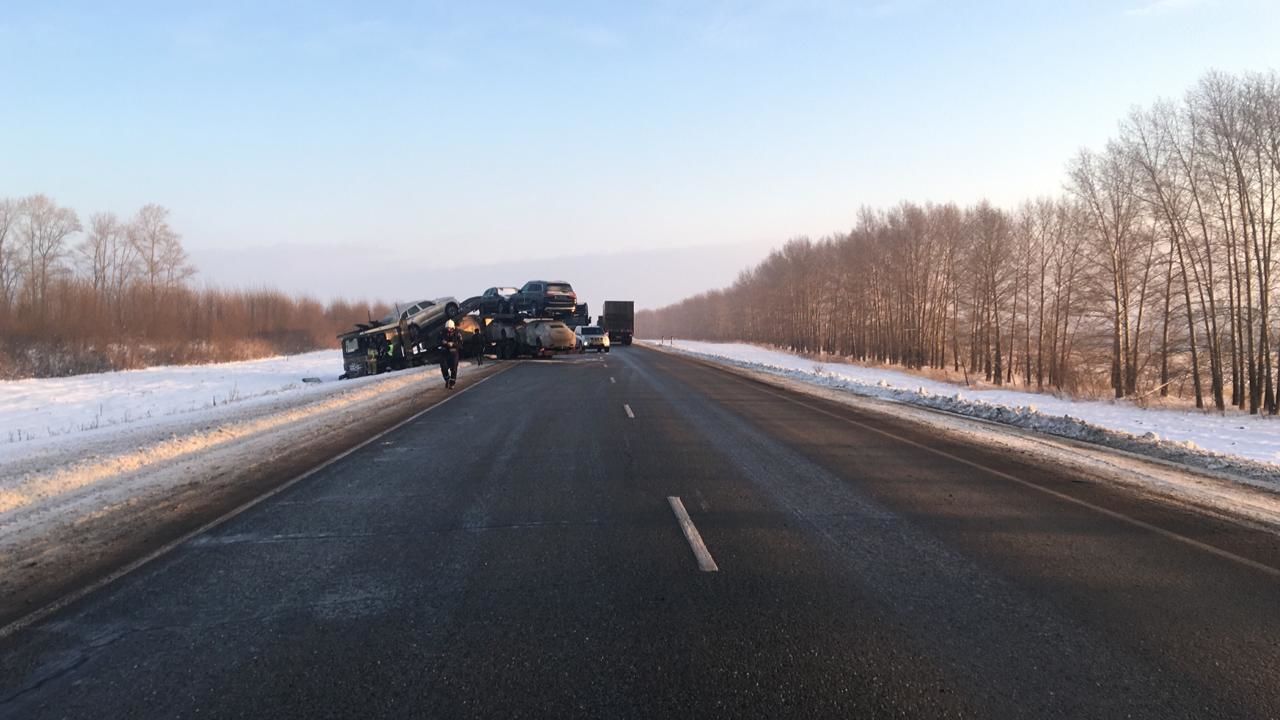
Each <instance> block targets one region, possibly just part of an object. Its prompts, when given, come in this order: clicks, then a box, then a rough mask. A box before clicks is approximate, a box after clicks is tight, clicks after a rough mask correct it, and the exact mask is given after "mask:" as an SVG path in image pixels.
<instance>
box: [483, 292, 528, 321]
mask: <svg viewBox="0 0 1280 720" xmlns="http://www.w3.org/2000/svg"><path fill="white" fill-rule="evenodd" d="M518 292H520V291H519V290H516V289H515V288H513V287H491V288H489V289H488V290H485V291H484V293H482V294H481V295H480V308H479V309H480V314H481V315H503V314H506V313H509V312H511V298H512V297H514V296H515V294H516V293H518Z"/></svg>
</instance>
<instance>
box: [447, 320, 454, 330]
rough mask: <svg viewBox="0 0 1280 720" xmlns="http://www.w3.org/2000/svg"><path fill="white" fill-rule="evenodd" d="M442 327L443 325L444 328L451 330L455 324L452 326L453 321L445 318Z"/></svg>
mask: <svg viewBox="0 0 1280 720" xmlns="http://www.w3.org/2000/svg"><path fill="white" fill-rule="evenodd" d="M444 327H445V329H446V330H452V329H453V328H454V327H455V326H454V324H453V321H452V320H445V321H444Z"/></svg>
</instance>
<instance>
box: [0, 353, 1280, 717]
mask: <svg viewBox="0 0 1280 720" xmlns="http://www.w3.org/2000/svg"><path fill="white" fill-rule="evenodd" d="M980 440H981V438H980V437H978V436H977V435H966V434H965V433H964V432H961V429H960V428H958V427H957V428H952V429H950V430H948V429H945V428H943V429H939V428H938V427H936V426H931V425H925V424H922V423H920V422H917V421H916V420H915V419H912V418H905V417H901V416H897V415H894V414H890V413H885V412H883V411H882V409H880V408H871V409H867V408H860V407H855V406H850V405H847V404H843V403H838V402H833V401H831V400H828V399H825V398H822V397H815V396H813V395H807V394H799V393H796V392H793V391H791V390H788V389H786V388H780V387H777V386H775V385H772V384H766V383H762V382H759V381H757V380H755V379H752V378H750V377H744V376H742V375H740V374H737V373H732V372H727V371H725V370H724V369H721V368H717V367H714V366H710V365H708V364H706V363H702V362H697V361H694V360H691V359H688V358H684V357H680V356H674V355H669V354H663V353H658V352H654V351H652V350H646V349H643V348H638V347H637V348H631V349H629V350H625V351H622V350H620V351H617V352H614V353H612V354H611V355H609V356H599V357H590V358H573V359H565V360H559V361H553V362H545V363H533V362H529V363H520V364H515V365H510V366H507V369H505V370H503V371H501V372H498V373H496V374H494V375H492V376H490V377H489V378H488V379H487V380H485V381H484V382H483V384H479V385H475V386H473V388H472V389H471V390H469V391H467V392H465V393H463V394H460V395H457V396H455V397H454V398H453V399H452V400H450V401H449V402H448V403H446V404H443V405H440V406H438V407H436V408H434V409H432V410H430V411H429V412H426V413H424V414H421V415H419V416H417V417H416V418H415V419H413V420H412V421H410V422H408V423H406V424H404V425H402V426H400V427H398V428H396V429H394V430H393V431H391V432H389V433H387V434H385V435H382V436H380V437H378V439H377V440H375V441H374V442H371V443H368V444H366V445H364V446H363V447H360V448H359V449H357V450H355V451H354V452H351V453H350V454H348V455H346V456H344V457H342V458H341V459H339V460H337V461H336V462H333V463H331V464H329V465H327V466H325V467H323V468H321V469H320V470H318V471H316V472H314V473H313V474H311V475H309V476H307V477H305V478H304V479H302V480H300V481H298V482H296V483H294V484H291V485H289V486H288V487H287V488H285V489H284V490H282V491H280V492H278V493H276V494H274V495H271V496H270V497H269V498H267V499H265V500H263V501H261V502H259V503H257V504H255V505H253V506H252V507H250V508H249V509H247V510H245V511H243V512H240V513H238V514H236V515H235V516H234V517H231V518H230V519H228V520H226V521H225V522H222V523H220V524H217V525H215V526H213V527H209V528H207V529H205V530H203V531H201V532H199V533H196V534H195V535H193V536H192V537H190V538H188V539H187V540H185V541H184V542H182V543H180V544H178V545H177V546H176V547H174V548H173V549H172V550H171V551H169V552H167V553H165V554H163V555H161V556H160V557H158V558H156V559H155V560H154V561H152V562H150V563H147V564H145V565H143V566H141V567H139V568H138V569H136V570H134V571H133V572H131V573H128V574H126V575H124V576H123V577H120V578H118V579H116V580H115V581H114V582H111V583H109V584H107V585H105V586H103V587H100V588H98V589H96V590H95V591H93V592H91V593H88V594H86V595H84V596H83V597H80V598H78V599H77V600H75V601H74V602H72V603H69V604H67V605H65V606H64V607H60V608H59V609H58V610H57V611H56V612H53V613H51V614H48V615H47V616H44V617H41V618H40V619H39V620H37V621H36V622H33V623H30V624H28V625H26V626H24V627H22V628H21V629H19V630H17V631H16V632H12V633H10V634H9V635H8V636H7V637H5V638H3V640H0V653H3V657H4V662H3V663H0V716H4V717H21V718H43V717H59V718H62V717H103V716H111V717H175V716H191V715H197V714H199V715H213V716H259V717H261V716H268V717H308V718H312V717H353V716H358V717H397V718H398V717H448V718H454V717H494V716H512V715H523V716H554V717H602V716H603V717H645V718H647V717H668V716H680V717H690V716H693V717H834V716H846V717H850V716H851V717H901V716H909V717H1000V718H1018V717H1027V718H1052V717H1070V718H1078V717H1137V718H1204V717H1231V718H1234V717H1276V716H1278V715H1280V683H1276V681H1275V679H1276V677H1277V669H1278V668H1280V645H1277V643H1276V642H1275V638H1277V637H1280V615H1277V613H1276V612H1275V608H1276V607H1280V543H1277V537H1276V535H1275V534H1274V533H1272V532H1271V531H1270V530H1269V529H1267V528H1266V527H1265V526H1263V525H1262V524H1259V523H1256V522H1252V521H1249V522H1243V521H1237V520H1236V519H1235V518H1234V517H1232V516H1231V514H1230V513H1226V512H1214V513H1205V512H1202V511H1200V510H1199V509H1197V508H1195V507H1193V506H1191V505H1189V504H1187V503H1185V502H1176V503H1175V502H1171V501H1168V500H1166V499H1164V498H1162V497H1159V496H1155V495H1152V494H1150V493H1147V492H1145V491H1142V490H1141V489H1140V488H1137V487H1135V486H1131V485H1126V484H1116V483H1113V482H1111V481H1110V479H1109V478H1108V477H1106V476H1105V475H1104V474H1095V473H1092V472H1090V471H1088V468H1087V465H1086V464H1083V463H1082V464H1078V465H1069V464H1064V463H1060V462H1058V461H1057V459H1058V456H1057V455H1054V454H1053V452H1051V451H1050V450H1048V449H1046V448H1045V447H1044V446H1039V445H1036V444H1028V445H1025V446H1018V447H1017V448H1016V449H1011V448H1010V447H1008V446H1003V445H990V444H987V443H984V442H980ZM1133 462H1137V461H1133ZM1161 471H1167V472H1172V471H1171V470H1170V469H1169V468H1167V467H1161Z"/></svg>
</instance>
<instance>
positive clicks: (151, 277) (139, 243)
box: [126, 204, 195, 303]
mask: <svg viewBox="0 0 1280 720" xmlns="http://www.w3.org/2000/svg"><path fill="white" fill-rule="evenodd" d="M126 232H127V235H128V238H129V244H130V245H132V247H133V251H134V252H135V253H136V254H137V258H138V268H139V275H140V280H141V281H142V283H143V284H144V286H145V288H146V291H147V294H148V297H149V298H150V300H151V302H153V303H155V302H157V301H159V299H160V297H161V295H162V294H163V292H164V291H165V290H168V289H172V288H174V287H177V286H178V285H180V284H182V283H184V282H186V281H187V280H188V279H189V278H191V276H192V275H194V274H195V268H194V267H193V266H192V265H191V264H190V262H188V260H187V252H186V250H184V249H183V248H182V238H181V236H180V235H178V233H177V232H176V231H175V230H174V229H173V228H172V227H171V226H170V225H169V211H168V210H167V209H166V208H163V207H161V206H159V205H154V204H153V205H146V206H144V207H143V208H142V209H141V210H139V211H138V214H137V215H136V216H135V217H134V219H133V221H132V222H131V223H130V224H129V227H128V229H127V231H126Z"/></svg>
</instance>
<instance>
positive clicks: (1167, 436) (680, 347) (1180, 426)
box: [663, 339, 1280, 483]
mask: <svg viewBox="0 0 1280 720" xmlns="http://www.w3.org/2000/svg"><path fill="white" fill-rule="evenodd" d="M663 349H664V350H674V351H676V352H681V353H687V354H690V355H696V356H698V357H702V358H706V359H710V360H714V361H717V362H722V363H725V364H729V365H734V366H738V367H743V368H748V369H754V370H760V371H764V372H767V373H769V374H771V375H776V376H781V377H786V378H790V379H794V380H799V381H802V382H805V383H808V384H812V385H818V386H822V387H827V388H832V389H836V390H841V391H845V392H850V393H855V394H858V395H863V396H868V397H874V398H879V399H882V400H890V401H893V402H898V403H906V404H910V405H918V406H922V407H928V408H933V409H937V410H945V411H948V412H952V413H957V414H960V415H965V416H969V417H974V418H980V419H983V420H989V421H993V422H997V423H1002V424H1005V425H1012V426H1016V427H1020V428H1025V429H1028V430H1034V431H1037V432H1042V433H1046V434H1050V435H1057V436H1060V437H1066V438H1071V439H1076V440H1084V441H1087V442H1093V443H1098V444H1102V445H1108V446H1112V447H1117V448H1120V449H1124V450H1129V451H1133V452H1139V453H1142V454H1147V455H1151V456H1154V457H1159V458H1163V459H1167V460H1174V461H1178V462H1184V463H1186V464H1189V465H1193V466H1196V467H1200V468H1204V469H1208V470H1218V471H1230V472H1237V473H1241V474H1244V475H1246V476H1249V477H1251V478H1254V479H1256V480H1264V481H1268V482H1269V483H1275V481H1276V480H1277V478H1280V420H1277V419H1276V418H1268V417H1260V416H1250V415H1246V414H1244V413H1239V412H1231V411H1229V412H1228V413H1225V414H1218V413H1211V412H1200V411H1179V410H1165V409H1144V408H1140V407H1137V406H1135V405H1133V404H1132V403H1129V402H1125V401H1117V402H1104V401H1088V400H1070V399H1065V398H1058V397H1055V396H1053V395H1047V394H1041V393H1032V392H1023V391H1017V390H1001V389H971V388H959V387H957V386H956V385H953V384H951V383H945V382H939V381H934V380H928V379H924V378H921V377H920V376H918V375H913V374H911V373H907V372H901V371H896V370H888V369H883V368H868V367H862V366H858V365H846V364H840V363H825V364H822V365H818V366H815V364H814V362H813V360H811V359H807V358H803V357H800V356H798V355H795V354H793V353H789V352H783V351H780V350H770V349H766V348H762V347H758V346H755V345H747V344H741V343H708V342H697V341H692V340H678V339H677V340H675V341H674V345H671V346H664V347H663ZM962 390H963V392H962Z"/></svg>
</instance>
